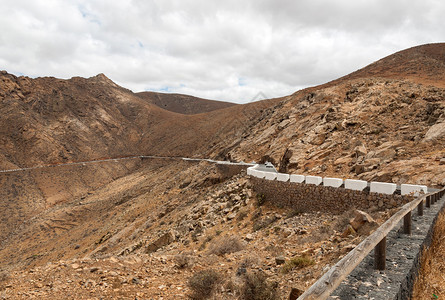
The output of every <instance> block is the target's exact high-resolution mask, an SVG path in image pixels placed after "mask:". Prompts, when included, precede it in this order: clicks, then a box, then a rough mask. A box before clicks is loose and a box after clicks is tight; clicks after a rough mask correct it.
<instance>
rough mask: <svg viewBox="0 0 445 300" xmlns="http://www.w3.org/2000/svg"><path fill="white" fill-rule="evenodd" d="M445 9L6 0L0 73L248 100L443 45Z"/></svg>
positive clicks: (1, 3) (282, 2)
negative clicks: (101, 77) (98, 78)
mask: <svg viewBox="0 0 445 300" xmlns="http://www.w3.org/2000/svg"><path fill="white" fill-rule="evenodd" d="M444 15H445V2H444V1H440V0H421V1H420V0H419V1H418V0H411V1H405V0H403V1H402V0H392V1H387V0H374V1H372V0H354V1H351V0H340V1H328V0H325V1H317V0H298V1H297V0H237V1H231V0H224V1H213V0H176V1H175V0H118V1H110V0H107V1H105V0H0V28H1V33H0V69H4V70H6V71H8V72H10V73H13V74H15V75H22V74H23V75H27V76H30V77H38V76H55V77H59V78H70V77H73V76H82V77H90V76H94V75H96V74H98V73H104V74H105V75H107V76H108V77H109V78H110V79H112V80H113V81H115V82H116V83H118V84H120V85H122V86H124V87H126V88H129V89H131V90H133V91H135V92H138V91H144V90H152V91H163V92H176V93H184V94H190V95H194V96H198V97H203V98H208V99H217V100H227V101H233V102H238V103H245V102H249V101H251V100H252V99H253V98H254V97H255V96H256V95H257V94H258V93H260V92H262V93H264V94H265V95H266V96H267V97H269V98H272V97H278V96H284V95H288V94H291V93H293V92H295V91H297V90H299V89H301V88H304V87H308V86H313V85H316V84H321V83H325V82H327V81H330V80H333V79H336V78H338V77H340V76H343V75H346V74H348V73H350V72H352V71H355V70H357V69H359V68H362V67H364V66H366V65H368V64H369V63H372V62H373V61H375V60H378V59H380V58H382V57H384V56H386V55H389V54H392V53H394V52H396V51H398V50H402V49H405V48H409V47H412V46H416V45H419V44H425V43H431V42H441V41H443V40H444V39H445V24H444V22H443V20H444Z"/></svg>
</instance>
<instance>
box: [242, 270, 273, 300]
mask: <svg viewBox="0 0 445 300" xmlns="http://www.w3.org/2000/svg"><path fill="white" fill-rule="evenodd" d="M277 287H278V285H277V283H268V282H267V280H266V276H265V275H264V274H263V273H262V272H256V273H252V272H248V273H246V275H245V276H244V278H243V284H242V285H241V287H240V296H241V299H244V300H258V299H261V300H275V299H278V293H277Z"/></svg>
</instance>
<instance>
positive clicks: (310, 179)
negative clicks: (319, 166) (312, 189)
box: [306, 176, 323, 185]
mask: <svg viewBox="0 0 445 300" xmlns="http://www.w3.org/2000/svg"><path fill="white" fill-rule="evenodd" d="M322 182H323V178H321V177H320V176H306V184H315V185H320V184H321V183H322Z"/></svg>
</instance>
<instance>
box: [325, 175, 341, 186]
mask: <svg viewBox="0 0 445 300" xmlns="http://www.w3.org/2000/svg"><path fill="white" fill-rule="evenodd" d="M342 184H343V179H340V178H329V177H326V178H323V185H324V186H332V187H335V188H338V187H340V186H342Z"/></svg>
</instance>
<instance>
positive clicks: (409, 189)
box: [400, 184, 428, 197]
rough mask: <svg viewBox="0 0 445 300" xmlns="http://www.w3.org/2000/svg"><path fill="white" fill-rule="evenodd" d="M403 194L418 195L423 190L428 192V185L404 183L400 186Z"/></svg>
mask: <svg viewBox="0 0 445 300" xmlns="http://www.w3.org/2000/svg"><path fill="white" fill-rule="evenodd" d="M400 188H401V193H402V195H409V194H413V195H414V196H415V197H418V196H419V195H420V193H421V192H424V193H425V194H426V193H427V192H428V187H427V186H426V185H415V184H402V185H401V186H400Z"/></svg>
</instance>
